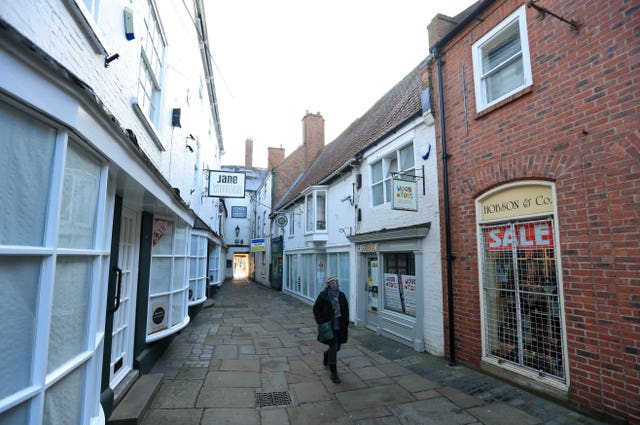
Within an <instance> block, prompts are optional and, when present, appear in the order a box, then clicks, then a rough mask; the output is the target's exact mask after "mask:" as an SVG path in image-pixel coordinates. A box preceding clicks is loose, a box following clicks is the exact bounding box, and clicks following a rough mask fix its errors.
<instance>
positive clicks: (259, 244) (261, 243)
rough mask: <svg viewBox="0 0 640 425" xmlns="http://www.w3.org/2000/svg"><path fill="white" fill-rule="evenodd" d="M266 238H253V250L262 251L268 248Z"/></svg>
mask: <svg viewBox="0 0 640 425" xmlns="http://www.w3.org/2000/svg"><path fill="white" fill-rule="evenodd" d="M265 245H266V244H265V239H264V238H257V239H251V252H261V251H264V250H265V249H266V246H265Z"/></svg>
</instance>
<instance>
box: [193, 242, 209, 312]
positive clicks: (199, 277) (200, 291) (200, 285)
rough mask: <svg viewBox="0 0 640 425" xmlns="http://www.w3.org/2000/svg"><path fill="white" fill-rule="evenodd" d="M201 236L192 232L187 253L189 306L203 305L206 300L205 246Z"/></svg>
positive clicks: (206, 243)
mask: <svg viewBox="0 0 640 425" xmlns="http://www.w3.org/2000/svg"><path fill="white" fill-rule="evenodd" d="M208 243H209V240H208V239H207V237H206V236H205V235H203V234H199V233H197V232H193V233H192V235H191V249H190V252H189V305H196V304H200V303H203V302H204V301H205V300H206V299H207V291H206V287H207V245H208Z"/></svg>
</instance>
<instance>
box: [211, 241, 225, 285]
mask: <svg viewBox="0 0 640 425" xmlns="http://www.w3.org/2000/svg"><path fill="white" fill-rule="evenodd" d="M220 250H221V247H220V244H218V243H215V244H214V246H213V248H212V249H211V251H210V252H209V275H208V277H209V286H219V285H220V283H222V282H221V281H220Z"/></svg>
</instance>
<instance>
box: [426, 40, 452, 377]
mask: <svg viewBox="0 0 640 425" xmlns="http://www.w3.org/2000/svg"><path fill="white" fill-rule="evenodd" d="M432 53H433V56H434V57H435V59H436V73H437V75H438V109H439V111H440V114H439V115H440V139H441V143H442V156H441V158H442V180H443V182H442V184H443V188H442V189H443V201H444V232H445V258H446V260H447V309H448V311H449V365H450V366H454V365H455V364H456V338H455V327H454V324H455V321H454V317H453V276H452V275H451V273H452V269H453V267H452V266H453V260H454V259H455V257H454V256H453V255H452V254H451V217H450V211H449V170H448V168H447V160H448V159H449V154H448V153H447V130H446V127H445V119H444V94H443V84H442V57H441V54H440V51H439V50H438V48H437V47H434V48H433V49H432Z"/></svg>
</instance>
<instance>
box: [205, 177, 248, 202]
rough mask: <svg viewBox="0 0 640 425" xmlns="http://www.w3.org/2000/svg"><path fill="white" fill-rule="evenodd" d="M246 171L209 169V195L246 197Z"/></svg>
mask: <svg viewBox="0 0 640 425" xmlns="http://www.w3.org/2000/svg"><path fill="white" fill-rule="evenodd" d="M245 177H246V176H245V173H241V172H231V171H221V170H209V182H208V184H209V187H208V189H207V196H214V197H218V198H244V189H245Z"/></svg>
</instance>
